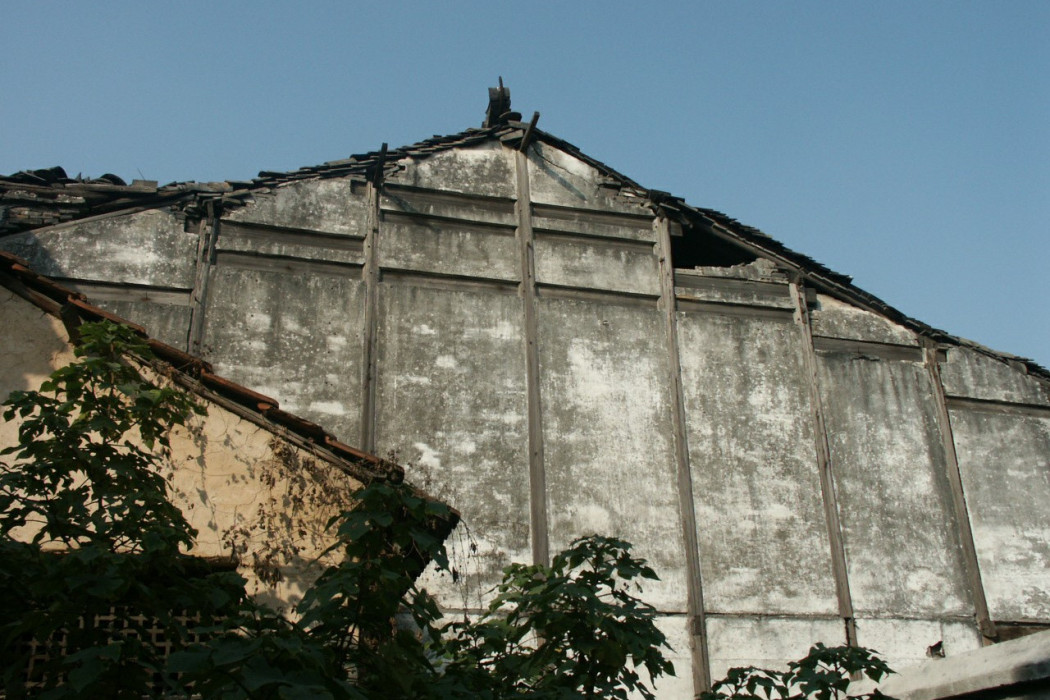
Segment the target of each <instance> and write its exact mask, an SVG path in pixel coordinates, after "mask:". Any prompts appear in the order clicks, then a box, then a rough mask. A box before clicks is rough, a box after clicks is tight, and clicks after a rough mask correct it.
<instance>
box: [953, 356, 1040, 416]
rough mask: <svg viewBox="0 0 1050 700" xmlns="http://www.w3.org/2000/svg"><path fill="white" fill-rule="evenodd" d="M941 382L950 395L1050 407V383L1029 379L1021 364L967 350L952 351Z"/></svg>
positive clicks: (1033, 378)
mask: <svg viewBox="0 0 1050 700" xmlns="http://www.w3.org/2000/svg"><path fill="white" fill-rule="evenodd" d="M941 379H942V381H943V382H944V390H945V392H946V393H947V394H949V395H951V396H962V397H967V398H974V399H983V400H986V401H1003V402H1007V403H1018V404H1036V405H1039V406H1050V382H1048V381H1046V380H1044V379H1039V378H1037V377H1032V376H1030V375H1029V374H1027V373H1026V372H1025V371H1024V367H1023V366H1022V365H1020V363H1016V364H1013V365H1011V364H1010V363H1009V362H1005V361H1003V360H998V359H995V358H992V357H988V356H987V355H983V354H981V353H979V352H977V351H976V350H971V349H969V348H952V350H951V352H949V353H948V361H947V362H945V363H943V364H942V366H941Z"/></svg>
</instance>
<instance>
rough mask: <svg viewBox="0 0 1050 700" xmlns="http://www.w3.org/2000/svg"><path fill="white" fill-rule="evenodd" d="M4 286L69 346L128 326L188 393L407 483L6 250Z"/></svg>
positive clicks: (365, 471) (341, 463)
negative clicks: (85, 333)
mask: <svg viewBox="0 0 1050 700" xmlns="http://www.w3.org/2000/svg"><path fill="white" fill-rule="evenodd" d="M0 286H2V287H4V288H6V289H8V290H9V291H11V292H12V293H13V294H15V295H17V296H19V297H21V298H22V299H25V300H26V301H28V302H29V303H31V304H33V305H35V306H37V307H38V308H40V309H41V310H42V311H44V312H45V313H47V314H49V315H51V316H54V317H55V318H58V319H59V320H61V321H62V323H63V324H64V325H65V326H66V328H67V329H68V331H69V333H70V340H71V342H75V338H76V328H77V327H78V326H79V325H80V323H83V322H86V321H98V320H102V319H106V320H109V321H112V322H114V323H119V324H121V325H124V326H127V327H128V328H131V329H132V330H134V331H135V333H137V334H138V335H140V336H142V337H143V339H144V340H145V341H146V342H147V344H148V345H149V347H150V349H151V350H152V352H153V355H154V358H153V359H152V360H147V358H138V359H140V360H142V361H149V362H151V363H153V366H154V367H157V368H158V369H163V370H168V369H169V368H170V371H164V374H165V376H167V377H169V378H171V379H172V380H173V381H175V382H176V383H178V384H179V385H180V386H182V387H183V388H184V389H186V390H188V391H190V392H192V393H195V394H197V395H199V396H201V397H202V398H204V399H205V400H207V401H209V402H211V403H215V404H217V405H219V406H221V407H223V408H225V409H227V410H230V411H232V412H234V413H236V414H238V415H240V416H242V417H244V418H246V419H248V420H250V421H252V422H253V423H255V424H257V425H259V426H260V427H262V428H264V429H266V430H268V431H270V432H271V433H273V434H275V435H278V436H280V437H282V438H285V439H287V440H289V441H290V442H292V443H293V444H295V445H296V446H298V447H301V448H304V449H306V450H308V451H309V452H311V453H313V454H315V455H316V456H318V457H320V458H322V459H324V460H325V461H327V462H329V463H331V464H333V465H334V466H335V467H337V468H338V469H340V470H342V471H344V472H346V473H347V474H348V475H350V476H351V477H353V478H355V479H358V480H360V481H363V482H365V483H369V482H372V481H376V480H380V481H391V482H394V483H401V482H402V481H404V476H405V472H404V468H402V467H401V466H400V465H398V464H395V463H393V462H390V461H388V460H385V459H382V458H380V457H377V456H375V455H372V454H369V453H366V452H363V451H361V450H358V449H356V448H354V447H351V446H349V445H346V444H345V443H343V442H341V441H339V440H338V439H336V438H335V436H333V435H331V434H329V433H327V432H326V431H325V430H324V429H323V428H321V426H319V425H317V424H316V423H313V422H311V421H308V420H306V419H304V418H301V417H299V416H296V415H293V414H291V413H288V412H286V411H282V410H281V409H280V407H279V404H278V402H277V400H276V399H273V398H270V397H268V396H264V395H262V394H259V393H257V392H255V391H252V390H251V389H249V388H248V387H245V386H243V385H241V384H237V383H236V382H233V381H230V380H229V379H226V378H224V377H221V376H219V375H216V374H215V373H214V372H213V369H212V366H211V364H209V363H208V362H207V361H205V360H202V359H201V358H199V357H194V356H193V355H190V354H188V353H186V352H184V351H182V350H179V349H178V348H175V347H172V346H171V345H168V344H166V343H163V342H161V341H159V340H157V339H155V338H151V337H150V336H149V335H148V334H147V332H146V330H145V329H144V328H143V327H142V326H139V325H138V324H135V323H132V322H131V321H128V320H127V319H124V318H121V317H119V316H116V315H115V314H112V313H109V312H107V311H105V310H103V309H100V308H98V307H96V306H94V305H92V304H91V303H90V302H89V301H88V300H87V299H86V297H85V296H84V295H83V294H81V293H79V292H76V291H74V290H72V289H68V288H66V287H64V286H62V285H61V284H58V283H57V282H55V281H54V280H51V279H50V278H48V277H45V276H43V275H40V274H38V273H36V272H34V271H33V270H32V269H31V268H30V267H29V265H28V263H26V262H25V261H24V260H22V259H21V258H18V257H17V256H14V255H12V254H10V253H7V252H4V251H0ZM415 490H416V491H417V492H418V493H419V494H420V495H421V496H425V497H427V498H430V497H429V496H427V495H426V494H425V493H424V492H423V491H421V490H419V489H415ZM458 521H459V514H458V513H457V512H455V511H452V515H451V519H450V522H448V523H444V524H443V525H442V526H441V527H440V528H438V529H440V530H442V531H443V532H445V534H446V535H447V534H448V532H451V529H452V528H453V527H455V525H456V523H457V522H458Z"/></svg>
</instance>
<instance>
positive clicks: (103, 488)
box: [0, 323, 244, 698]
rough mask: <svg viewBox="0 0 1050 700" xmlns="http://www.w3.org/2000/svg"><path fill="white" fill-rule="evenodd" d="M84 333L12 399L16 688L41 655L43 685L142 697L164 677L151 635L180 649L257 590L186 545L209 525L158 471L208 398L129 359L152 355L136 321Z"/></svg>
mask: <svg viewBox="0 0 1050 700" xmlns="http://www.w3.org/2000/svg"><path fill="white" fill-rule="evenodd" d="M80 332H81V341H82V343H81V344H80V345H79V346H78V347H77V348H76V351H75V352H76V356H77V361H76V362H74V363H72V364H70V365H69V366H67V367H63V368H61V369H58V370H56V371H55V372H54V373H53V374H52V375H51V377H50V378H49V379H48V380H47V381H46V382H44V384H43V385H42V386H41V387H40V389H39V390H38V391H28V392H15V393H13V394H12V395H11V396H10V397H9V398H8V400H7V402H6V403H5V404H4V405H5V410H4V419H5V420H12V419H14V418H16V417H17V418H20V419H21V420H22V423H21V425H20V426H19V444H18V445H16V446H14V447H11V448H8V449H5V450H4V451H3V452H2V453H0V454H2V455H3V456H4V457H5V458H8V459H11V461H10V462H7V461H5V462H0V588H2V590H3V591H4V593H5V595H4V596H3V597H2V598H0V656H2V658H4V661H5V665H4V669H3V676H2V680H3V687H4V689H5V691H6V693H7V695H8V696H9V697H20V696H23V695H24V694H25V693H26V687H25V680H26V679H25V678H24V677H23V674H24V673H25V672H26V669H27V668H28V665H29V659H30V656H36V657H37V658H36V659H35V661H34V665H35V672H34V674H33V678H32V679H31V680H32V681H33V682H34V683H35V684H36V685H37V690H38V692H39V693H40V694H41V695H42V696H46V697H48V698H62V697H117V698H119V697H140V696H141V693H142V689H144V688H146V687H147V684H149V683H155V682H157V680H158V679H163V667H164V658H163V655H162V654H159V653H158V651H157V647H156V645H155V644H153V643H152V642H151V638H150V635H151V634H153V633H155V632H156V631H157V630H159V631H160V632H161V634H162V635H163V637H164V638H165V639H166V640H167V641H168V642H169V643H170V644H171V646H172V647H173V648H176V649H178V648H180V647H181V646H184V645H186V644H188V643H189V642H190V641H191V640H192V639H193V636H192V635H193V630H192V625H198V624H207V623H209V622H213V621H215V620H218V619H222V618H225V617H226V616H227V615H229V614H230V612H231V611H232V610H237V609H238V607H239V606H240V605H241V603H242V600H243V598H244V587H243V581H242V580H241V579H240V578H239V577H238V576H236V575H234V574H229V573H226V574H209V573H208V572H206V571H202V570H201V567H200V565H199V563H198V562H197V561H196V560H194V559H192V558H191V557H188V556H186V555H184V554H182V553H181V551H180V548H181V547H184V546H189V545H190V544H192V542H193V537H194V536H195V534H196V533H195V532H194V530H193V528H192V527H190V525H189V523H188V522H187V521H186V520H185V518H184V517H183V515H182V513H181V511H179V509H178V508H176V507H175V506H174V505H172V503H171V502H170V501H169V498H168V484H167V481H166V480H165V479H164V477H163V476H162V475H161V474H160V472H159V470H158V464H160V463H161V462H162V461H163V460H164V459H165V458H166V457H167V456H168V454H169V452H170V446H169V442H168V431H169V430H170V429H171V427H172V426H174V425H180V424H184V423H185V421H186V420H187V419H188V418H189V416H190V415H191V414H192V413H193V412H196V411H200V410H201V409H200V408H199V407H198V406H197V405H196V404H194V403H193V402H192V401H191V400H190V399H189V397H187V396H186V395H185V394H184V393H182V392H180V391H177V390H175V389H171V388H158V387H156V386H154V385H152V384H151V383H150V382H148V381H147V380H146V379H145V378H144V377H143V376H142V375H141V374H140V373H139V371H138V370H137V369H136V368H135V367H134V366H132V365H131V364H129V363H128V362H127V361H126V360H125V353H128V352H131V353H135V354H137V355H139V356H140V357H142V358H149V349H148V347H147V346H146V345H145V343H143V342H142V340H141V339H140V338H138V337H137V336H135V335H134V334H133V333H132V332H131V331H130V330H128V329H127V328H125V327H122V326H117V325H114V324H110V323H101V324H85V325H83V326H81V329H80ZM12 458H13V459H12ZM27 538H28V539H29V540H30V542H28V543H27V542H24V541H22V540H24V539H27ZM45 546H46V548H45ZM175 611H178V612H180V613H182V612H188V613H189V615H191V616H193V617H194V618H195V621H194V622H193V623H192V625H191V624H190V623H189V622H188V621H187V619H186V618H185V617H184V616H182V615H178V614H176V612H175Z"/></svg>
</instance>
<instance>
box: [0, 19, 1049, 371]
mask: <svg viewBox="0 0 1050 700" xmlns="http://www.w3.org/2000/svg"><path fill="white" fill-rule="evenodd" d="M0 17H2V22H0V42H2V45H3V47H4V49H3V52H2V57H0V95H2V96H3V97H2V99H0V172H2V173H5V174H7V173H12V172H15V171H18V170H22V169H28V168H40V167H48V166H52V165H62V166H63V167H65V168H66V170H67V172H69V173H70V174H71V175H76V174H77V173H83V174H84V175H85V176H87V175H90V176H98V175H101V174H103V173H105V172H112V173H115V174H117V175H120V176H121V177H123V178H125V179H126V180H131V179H135V178H144V179H150V180H159V181H161V183H162V184H163V183H166V182H171V181H176V180H178V181H182V180H198V181H209V180H226V179H247V178H250V177H252V176H254V175H255V174H256V173H257V172H258V171H259V170H291V169H295V168H298V167H299V166H303V165H312V164H316V163H320V162H323V161H326V160H334V159H337V158H342V157H346V156H348V155H350V154H352V153H360V152H364V151H368V150H372V149H375V148H378V146H379V145H380V144H381V143H382V142H384V141H386V142H388V143H390V145H391V146H396V145H403V144H406V143H411V142H414V141H418V140H420V139H422V138H426V137H428V136H431V135H433V134H444V133H452V132H457V131H461V130H462V129H464V128H466V127H469V126H479V125H480V123H481V120H482V118H483V116H484V109H485V105H486V102H487V91H486V88H488V87H489V86H492V85H495V83H496V79H497V76H500V75H502V76H503V79H504V82H505V83H506V84H507V86H508V87H510V89H511V94H512V101H513V105H514V107H515V109H517V110H519V111H521V112H524V113H525V114H526V116H527V115H530V114H531V113H532V112H533V111H539V112H541V114H542V117H541V119H540V127H541V128H543V129H545V130H547V131H549V132H551V133H553V134H555V135H557V136H560V137H561V138H564V139H566V140H568V141H570V142H572V143H574V144H575V145H577V146H579V147H580V148H581V149H583V150H584V151H585V152H587V153H589V154H590V155H592V156H594V157H596V158H598V159H600V160H602V161H604V162H606V163H608V164H609V165H610V166H612V167H613V168H615V169H617V170H619V171H621V172H623V173H625V174H626V175H628V176H630V177H632V178H633V179H635V180H637V181H638V182H640V183H641V184H642V185H644V186H646V187H652V188H657V189H662V190H668V191H670V192H672V193H674V194H676V195H679V196H682V197H684V198H685V199H686V200H687V201H689V202H690V203H692V204H695V205H698V206H704V207H710V208H713V209H718V210H720V211H723V212H725V213H726V214H729V215H730V216H733V217H734V218H736V219H739V220H740V221H742V222H743V223H746V224H750V225H752V226H756V227H758V228H761V229H762V230H763V231H765V232H766V233H768V234H770V235H771V236H773V237H774V238H777V239H779V240H780V241H782V242H783V243H785V244H786V245H788V246H790V247H792V248H794V249H796V250H798V251H801V252H804V253H806V254H808V255H810V256H812V257H814V258H816V259H817V260H820V261H821V262H823V263H825V264H826V265H828V266H829V267H831V268H833V269H835V270H837V271H839V272H843V273H846V274H850V275H852V276H853V277H854V281H855V282H856V284H858V285H859V286H860V287H862V288H864V289H866V290H867V291H869V292H871V293H873V294H876V295H877V296H880V297H882V298H883V299H885V300H886V301H888V302H889V303H891V304H893V305H894V306H896V307H897V308H899V309H901V310H902V311H904V312H905V313H907V314H910V315H912V316H915V317H917V318H919V319H921V320H923V321H925V322H927V323H929V324H931V325H933V326H936V327H939V328H943V329H944V330H947V331H949V332H951V333H954V334H956V335H961V336H963V337H967V338H971V339H973V340H976V341H978V342H981V343H984V344H986V345H989V346H991V347H993V348H995V349H998V350H1002V351H1006V352H1011V353H1014V354H1018V355H1024V356H1028V357H1032V358H1034V359H1036V360H1037V361H1038V362H1040V363H1041V364H1043V365H1044V366H1047V365H1050V310H1048V306H1047V302H1048V300H1050V274H1048V269H1047V268H1048V267H1050V41H1048V39H1047V37H1050V2H1045V1H1039V2H1034V1H1033V2H1026V1H1023V0H1010V1H1009V2H981V3H977V2H966V1H958V2H897V1H894V0H889V1H883V2H849V1H846V2H792V3H786V2H732V3H722V4H710V3H703V2H672V3H664V4H656V3H652V4H650V3H637V2H631V3H617V2H602V3H597V2H576V3H558V4H556V3H546V2H533V3H513V4H512V3H506V4H503V3H496V2H487V3H480V2H478V3H467V2H464V3H447V2H428V3H408V2H406V3H397V2H386V3H375V2H373V3H360V4H358V3H352V2H298V3H291V2H289V3H273V2H251V3H249V2H207V3H205V2H194V1H184V2H180V3H178V4H175V3H170V2H169V3H160V2H156V3H145V2H126V3H123V2H105V3H103V2H100V3H78V4H74V3H58V2H46V1H43V2H33V3H29V2H21V3H14V2H11V3H7V4H5V5H4V7H3V13H2V15H0Z"/></svg>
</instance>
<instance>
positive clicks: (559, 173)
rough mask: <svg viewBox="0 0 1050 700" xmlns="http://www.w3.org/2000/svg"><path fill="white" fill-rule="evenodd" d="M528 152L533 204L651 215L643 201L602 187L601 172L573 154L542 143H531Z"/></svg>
mask: <svg viewBox="0 0 1050 700" xmlns="http://www.w3.org/2000/svg"><path fill="white" fill-rule="evenodd" d="M528 155H529V189H530V190H531V193H532V194H531V196H532V201H533V202H535V203H538V204H552V205H556V206H561V207H573V208H578V209H604V210H607V211H616V212H622V213H627V214H650V215H651V212H650V211H649V210H648V208H647V207H646V206H645V204H646V201H645V200H641V199H639V200H638V201H630V200H627V199H625V198H621V197H618V196H617V194H618V191H617V189H616V188H609V187H603V186H602V184H603V182H604V181H605V180H604V178H603V176H602V175H601V173H599V172H598V171H597V170H595V169H594V168H593V167H591V166H590V165H588V164H587V163H584V162H583V161H582V160H580V159H579V158H576V157H575V156H571V155H569V154H568V153H565V152H563V151H561V150H559V149H557V148H554V147H553V146H548V145H547V144H545V143H534V144H533V145H532V146H530V147H529V153H528Z"/></svg>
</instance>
